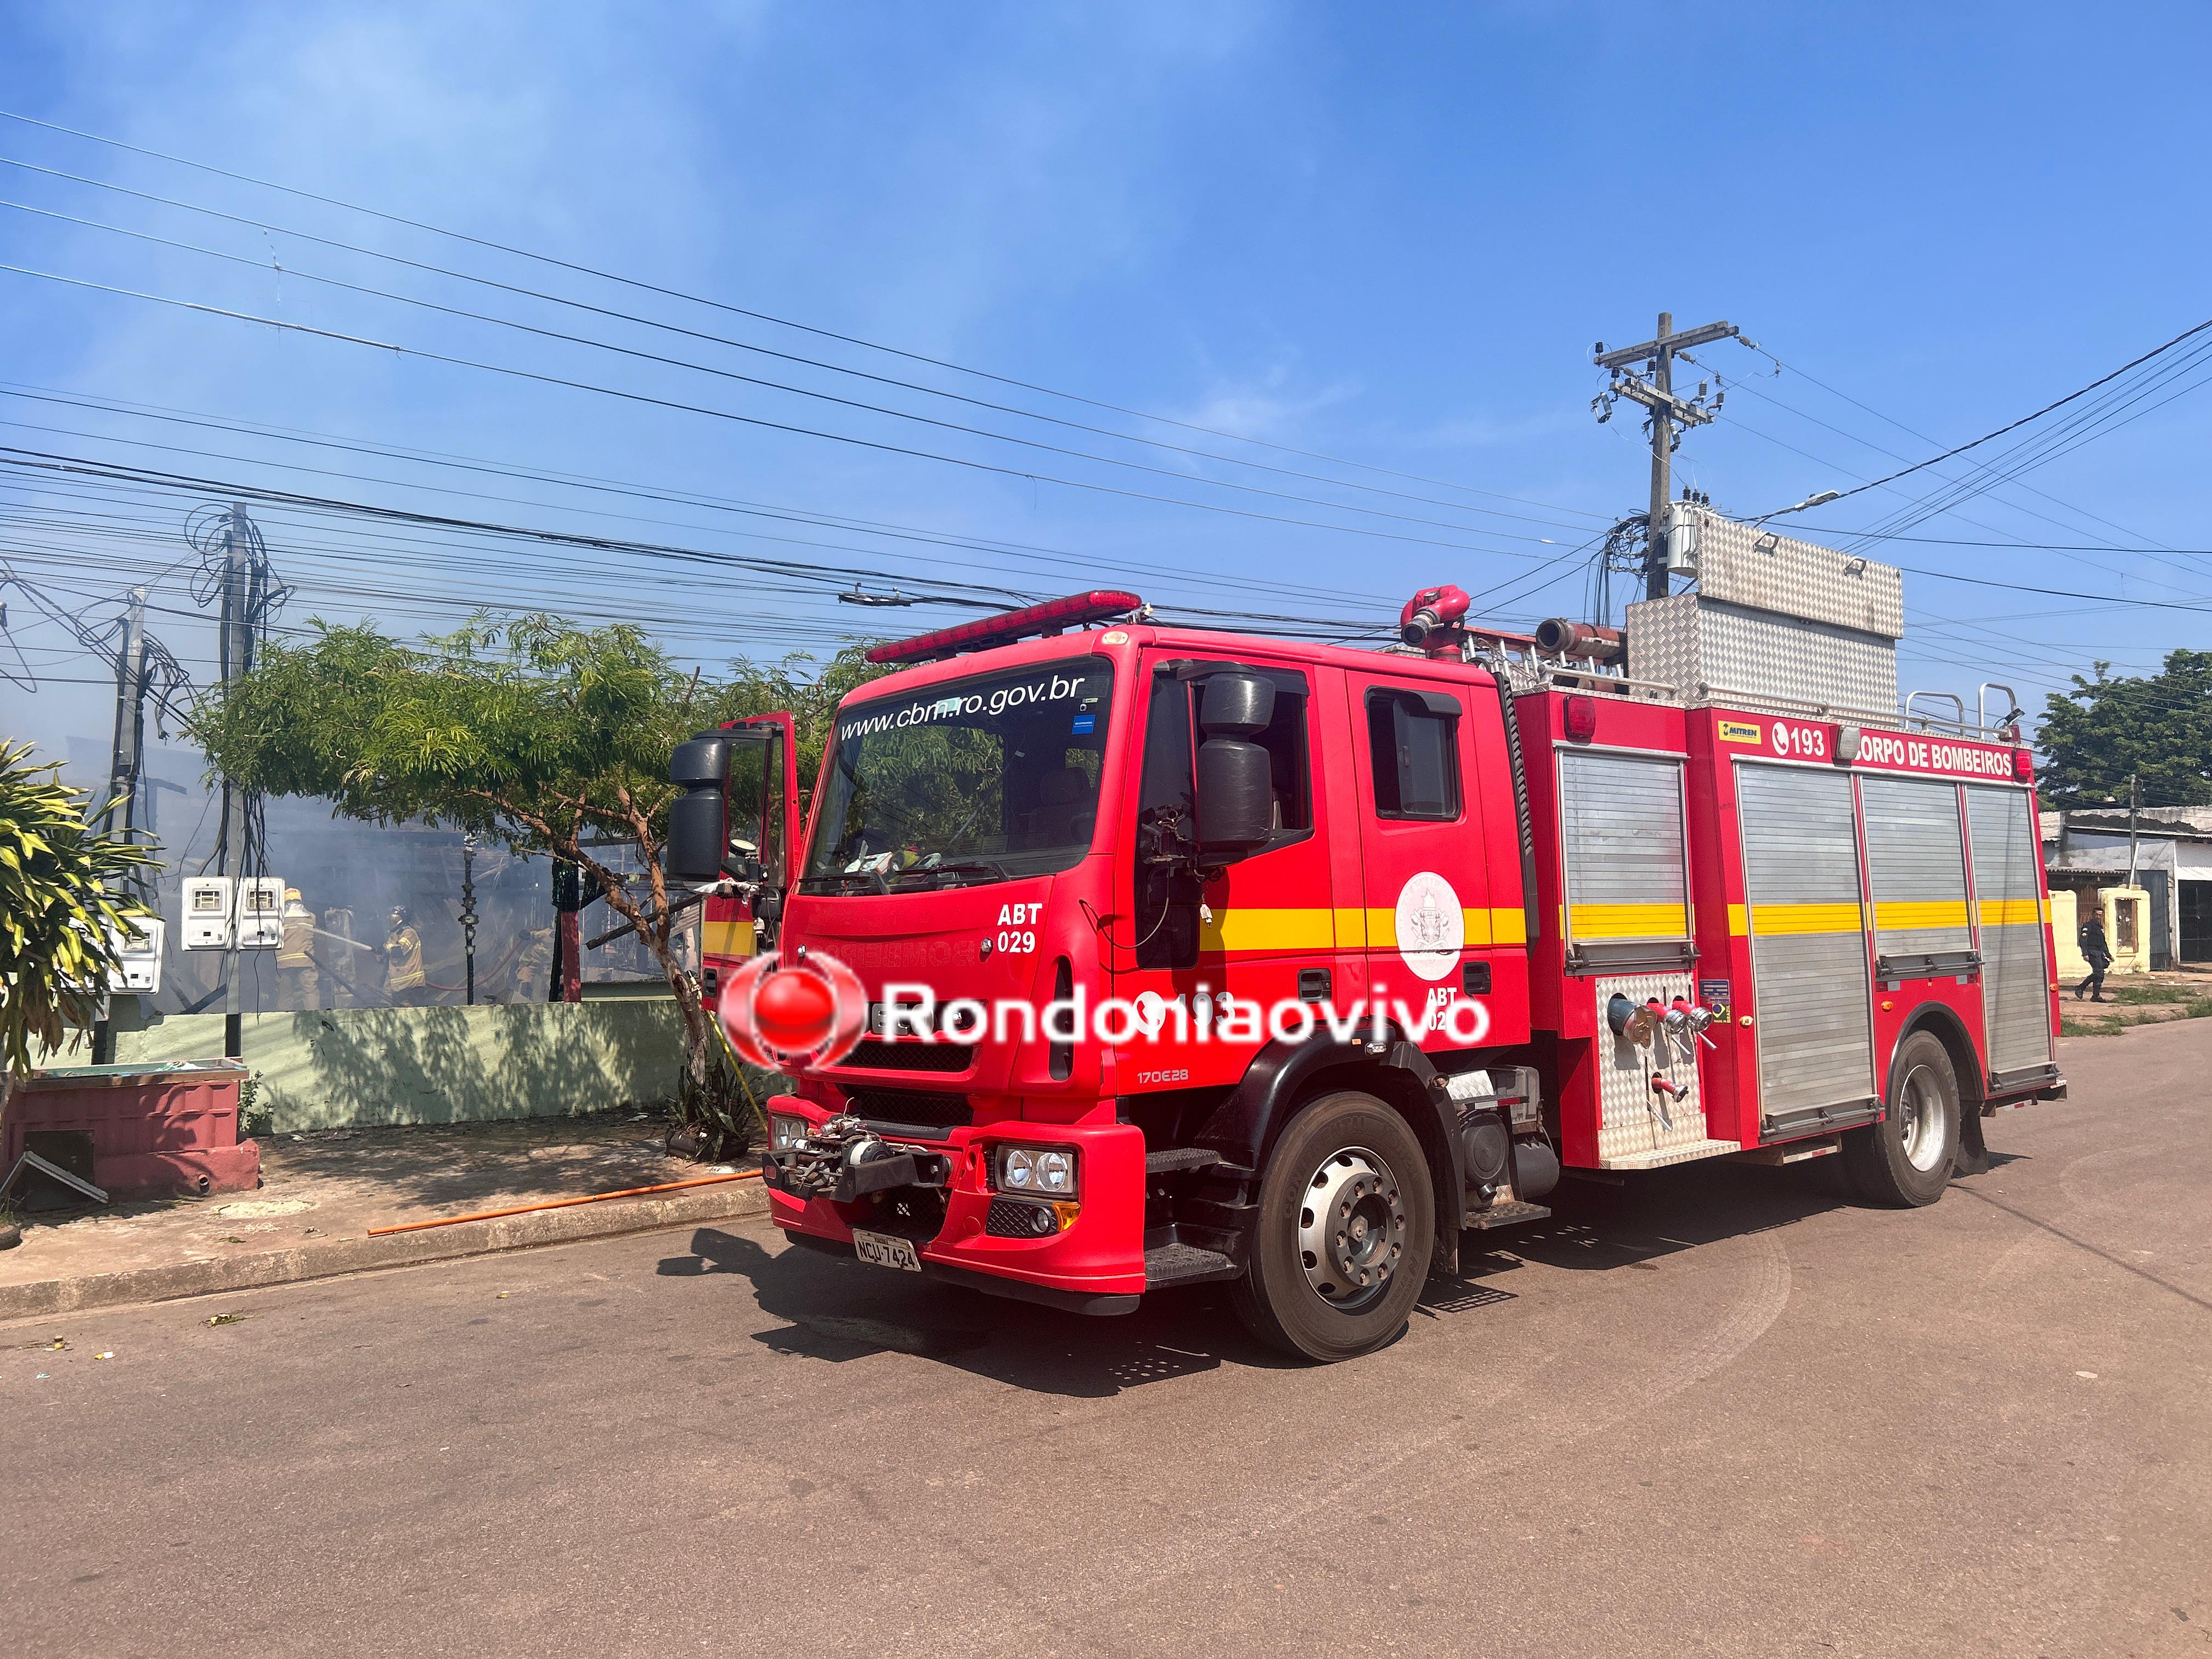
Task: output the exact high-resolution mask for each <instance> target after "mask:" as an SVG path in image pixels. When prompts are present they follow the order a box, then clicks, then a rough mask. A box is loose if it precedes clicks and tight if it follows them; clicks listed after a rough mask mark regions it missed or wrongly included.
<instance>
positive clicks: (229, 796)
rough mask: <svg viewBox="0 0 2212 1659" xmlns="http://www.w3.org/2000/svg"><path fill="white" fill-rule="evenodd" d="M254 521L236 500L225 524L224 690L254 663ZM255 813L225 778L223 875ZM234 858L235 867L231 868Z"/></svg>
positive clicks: (231, 988) (225, 1011) (227, 1037)
mask: <svg viewBox="0 0 2212 1659" xmlns="http://www.w3.org/2000/svg"><path fill="white" fill-rule="evenodd" d="M249 528H250V526H249V525H248V523H247V520H246V509H245V508H244V507H239V506H237V505H235V504H234V505H233V506H232V507H231V509H230V512H229V514H228V516H227V517H226V519H225V520H224V521H223V527H222V623H221V624H220V628H219V631H218V638H217V641H216V643H217V657H218V660H219V662H220V665H221V667H222V685H223V694H224V695H225V696H228V695H229V694H230V690H231V688H232V687H233V686H234V685H235V684H237V682H238V681H239V680H240V679H241V678H244V677H245V675H246V671H247V670H249V669H251V668H252V666H253V616H254V610H255V606H254V605H253V603H252V588H253V586H254V585H255V583H254V578H253V576H252V570H251V566H250V563H249V558H250V553H251V550H252V541H251V540H250V539H249V538H248V531H249ZM249 818H250V814H249V812H248V811H247V803H246V792H245V791H244V790H242V789H240V788H239V787H237V786H236V785H235V784H234V783H233V782H232V781H230V779H229V778H228V777H225V778H224V779H223V781H222V829H221V831H220V832H219V835H218V838H217V840H216V873H217V874H218V875H226V876H227V875H232V874H235V875H238V876H240V877H243V876H246V875H247V874H249V873H251V872H250V870H249V868H248V865H249V859H248V856H247V854H248V851H249V849H248V848H247V846H246V838H247V836H248V835H249V834H250V830H249V829H248V823H249ZM234 862H235V864H236V868H235V870H234V869H233V868H232V866H233V863H234ZM235 934H236V929H235V928H234V929H233V939H232V942H231V948H230V950H229V952H228V954H227V956H226V957H224V961H223V969H224V976H225V978H226V980H227V981H228V983H227V984H226V985H225V987H224V989H223V1004H222V1051H223V1053H224V1054H226V1055H228V1057H229V1058H231V1059H233V1060H237V1059H240V1058H242V1056H243V1054H244V1051H245V1048H246V1032H245V1020H244V1018H243V1017H242V1012H241V1010H240V1006H239V984H238V979H239V974H238V944H237V940H236V937H235Z"/></svg>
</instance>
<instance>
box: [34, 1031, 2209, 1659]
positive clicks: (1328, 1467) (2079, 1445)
mask: <svg viewBox="0 0 2212 1659" xmlns="http://www.w3.org/2000/svg"><path fill="white" fill-rule="evenodd" d="M2063 1059H2064V1063H2065V1065H2066V1067H2067V1070H2068V1072H2069V1075H2070V1076H2071V1077H2072V1078H2073V1079H2074V1082H2075V1099H2074V1100H2073V1102H2072V1103H2068V1104H2063V1105H2050V1106H2039V1107H2034V1108H2031V1109H2027V1110H2025V1111H2021V1112H2015V1113H2008V1114H2005V1115H2002V1116H2001V1117H2000V1118H1998V1119H1997V1120H1996V1121H1993V1122H1992V1123H1991V1124H1990V1143H1991V1146H1992V1148H1993V1149H1994V1150H1996V1152H1998V1153H1999V1155H2000V1157H2001V1158H2002V1162H2001V1163H2000V1164H1999V1165H1998V1167H1996V1168H1995V1169H1993V1170H1991V1171H1990V1173H1989V1174H1987V1175H1985V1176H1979V1177H1978V1178H1976V1179H1974V1180H1972V1181H1966V1182H1958V1183H1956V1184H1954V1187H1953V1188H1952V1190H1951V1192H1950V1193H1949V1194H1948V1195H1947V1196H1946V1197H1945V1198H1944V1200H1943V1201H1942V1203H1940V1204H1939V1205H1937V1206H1934V1207H1933V1208H1931V1209H1929V1210H1925V1211H1921V1212H1881V1211H1869V1210H1863V1209H1858V1208H1856V1207H1853V1206H1850V1205H1849V1204H1847V1203H1846V1202H1844V1200H1842V1199H1841V1198H1840V1197H1839V1196H1838V1195H1837V1194H1836V1193H1835V1192H1834V1191H1833V1190H1832V1188H1831V1186H1830V1184H1829V1183H1828V1182H1826V1180H1825V1179H1823V1171H1822V1168H1821V1166H1820V1165H1819V1164H1814V1165H1811V1166H1808V1167H1806V1168H1802V1169H1796V1170H1763V1169H1753V1168H1741V1167H1714V1166H1702V1167H1698V1168H1693V1169H1691V1170H1682V1171H1678V1172H1675V1173H1674V1174H1672V1175H1670V1176H1654V1177H1646V1178H1645V1179H1646V1180H1647V1181H1648V1182H1650V1183H1651V1184H1649V1185H1645V1186H1640V1187H1638V1188H1634V1189H1632V1190H1631V1191H1630V1192H1627V1193H1613V1192H1609V1191H1606V1190H1603V1189H1598V1190H1596V1191H1594V1192H1592V1191H1585V1192H1583V1193H1580V1194H1577V1195H1575V1196H1574V1197H1573V1198H1572V1199H1571V1201H1570V1202H1569V1203H1568V1205H1567V1206H1565V1207H1564V1208H1563V1209H1562V1212H1561V1215H1560V1218H1559V1219H1558V1220H1557V1221H1556V1222H1555V1223H1554V1224H1551V1225H1548V1226H1547V1229H1546V1230H1544V1231H1538V1232H1529V1233H1523V1234H1518V1235H1515V1234H1508V1235H1505V1236H1504V1242H1503V1243H1501V1247H1500V1248H1499V1249H1498V1251H1497V1253H1496V1254H1494V1255H1491V1256H1488V1257H1486V1258H1483V1259H1481V1260H1480V1261H1478V1262H1477V1264H1476V1269H1475V1273H1474V1275H1473V1276H1471V1277H1470V1279H1468V1282H1466V1283H1465V1284H1463V1285H1459V1286H1456V1287H1453V1288H1449V1289H1446V1288H1443V1287H1439V1286H1432V1287H1431V1297H1430V1299H1429V1303H1428V1304H1427V1305H1426V1306H1425V1308H1424V1309H1423V1310H1422V1311H1421V1313H1420V1314H1419V1316H1418V1317H1417V1318H1416V1319H1415V1320H1414V1322H1413V1327H1412V1329H1411V1330H1410V1331H1409V1332H1408V1334H1407V1335H1406V1337H1405V1338H1404V1339H1403V1340H1401V1341H1400V1342H1398V1343H1397V1344H1396V1345H1395V1346H1393V1347H1392V1348H1390V1349H1389V1350H1387V1351H1386V1352H1383V1353H1381V1354H1378V1355H1376V1356H1374V1357H1371V1358H1368V1359H1365V1360H1363V1361H1358V1362H1356V1363H1354V1364H1348V1365H1342V1366H1338V1367H1334V1368H1331V1369H1327V1370H1315V1369H1307V1368H1302V1367H1297V1366H1292V1365H1290V1364H1284V1363H1280V1362H1279V1361H1278V1360H1276V1359H1275V1358H1273V1357H1272V1356H1271V1355H1269V1354H1268V1353H1267V1352H1263V1351H1261V1350H1260V1349H1258V1348H1256V1347H1255V1346H1253V1345H1252V1344H1251V1343H1250V1342H1249V1341H1248V1340H1246V1339H1245V1338H1244V1336H1243V1334H1242V1333H1241V1331H1240V1330H1239V1329H1238V1328H1237V1325H1236V1323H1235V1320H1234V1316H1233V1315H1231V1312H1230V1311H1229V1310H1228V1308H1227V1306H1226V1304H1225V1302H1224V1301H1222V1300H1221V1299H1220V1298H1219V1297H1218V1296H1209V1295H1206V1294H1205V1293H1202V1292H1201V1293H1193V1294H1189V1295H1186V1296H1183V1297H1179V1298H1171V1297H1163V1298H1159V1299H1158V1300H1157V1301H1156V1302H1155V1303H1154V1304H1151V1305H1148V1306H1146V1308H1145V1309H1143V1310H1140V1311H1139V1313H1137V1314H1136V1315H1134V1316H1131V1317H1129V1318H1126V1319H1121V1320H1091V1321H1086V1320H1079V1319H1075V1318H1072V1317H1067V1316H1060V1315H1057V1314H1048V1313H1044V1312H1041V1311H1038V1310H1030V1309H1027V1308H1024V1307H1022V1306H1020V1305H1019V1304H1008V1303H1000V1302H994V1301H990V1300H987V1299H984V1298H981V1297H973V1296H969V1295H967V1294H965V1293H962V1292H957V1291H937V1290H933V1289H929V1288H926V1287H921V1286H918V1285H916V1284H915V1282H914V1281H912V1280H911V1279H907V1278H906V1277H905V1276H903V1275H898V1274H894V1273H890V1272H888V1271H886V1270H880V1269H871V1268H862V1267H857V1266H852V1267H848V1266H845V1265H843V1264H841V1263H837V1262H834V1261H824V1260H822V1259H820V1258H817V1257H813V1256H811V1255H810V1256H805V1257H801V1256H799V1255H794V1254H787V1253H785V1252H783V1251H782V1250H781V1249H780V1242H779V1240H778V1238H777V1236H776V1235H775V1233H774V1232H773V1231H771V1230H738V1231H714V1230H703V1231H697V1232H696V1233H686V1232H675V1233H663V1234H659V1235H647V1236H641V1237H630V1238H627V1239H621V1240H615V1241H608V1242H603V1243H592V1244H581V1245H574V1246H569V1247H566V1248H563V1249H554V1250H546V1251H539V1252H534V1253H529V1254H524V1255H508V1256H503V1257H491V1258H486V1259H483V1260H479V1261H472V1262H468V1263H464V1264H459V1265H447V1266H440V1267H423V1268H416V1269H410V1270H407V1271H404V1272H398V1273H386V1274H380V1275H372V1276H368V1277H364V1278H360V1279H350V1280H341V1281H335V1282H326V1283H322V1284H316V1285H301V1286H295V1287H292V1288H289V1289H283V1290H275V1291H260V1292H255V1293H251V1294H247V1295H244V1296H240V1297H231V1298H228V1299H224V1300H222V1301H214V1302H187V1303H173V1304H166V1305H162V1306H156V1307H150V1308H140V1309H134V1310H122V1311H109V1312H103V1313H96V1314H86V1315H82V1316H69V1317H64V1318H61V1319H54V1320H49V1321H46V1322H40V1323H38V1324H35V1325H16V1326H11V1327H8V1328H4V1329H0V1455H4V1459H5V1468H7V1470H8V1471H9V1478H8V1481H7V1485H6V1487H5V1495H4V1497H0V1650H9V1651H13V1652H21V1653H32V1652H60V1651H67V1652H74V1653H89V1654H100V1655H110V1654H113V1655H131V1654H149V1655H163V1656H167V1655H173V1654H174V1653H176V1652H178V1651H180V1650H181V1651H191V1652H193V1653H196V1654H228V1653H250V1654H277V1653H283V1654H333V1653H343V1654H355V1653H363V1652H368V1651H372V1650H389V1651H394V1652H404V1653H409V1654H493V1653H498V1654H505V1653H580V1652H589V1653H594V1654H644V1653H664V1652H690V1651H705V1652H724V1651H737V1650H760V1649H763V1647H765V1648H769V1649H772V1650H775V1651H779V1652H783V1653H792V1654H811V1653H829V1652H851V1653H866V1654H883V1653H893V1652H896V1653H902V1654H934V1653H960V1654H1000V1653H1005V1654H1018V1655H1022V1656H1025V1659H1042V1656H1049V1655H1073V1654H1091V1653H1118V1652H1131V1651H1158V1650H1176V1651H1190V1652H1200V1653H1267V1652H1285V1653H1296V1654H1299V1655H1314V1654H1327V1653H1331V1652H1334V1651H1337V1650H1346V1649H1349V1650H1359V1651H1364V1652H1374V1651H1402V1652H1408V1653H1454V1654H1494V1655H1508V1654H1513V1655H1517V1654H1531V1655H1534V1654H1543V1655H1559V1654H1630V1653H1634V1654H1660V1655H1673V1654H1759V1655H1784V1654H1800V1653H1808V1654H1820V1655H1830V1654H1838V1653H1841V1654H1887V1653H1906V1654H1929V1653H1938V1652H1940V1653H1943V1654H1946V1655H1969V1654H1984V1653H1986V1654H2002V1655H2006V1656H2029V1655H2039V1654H2047V1655H2066V1656H2069V1659H2072V1656H2084V1655H2099V1654H2192V1655H2204V1654H2212V1107H2208V1103H2207V1094H2206V1087H2205V1081H2206V1079H2207V1077H2208V1075H2212V1022H2197V1023H2195V1024H2188V1025H2181V1026H2173V1027H2167V1028H2165V1029H2150V1030H2140V1031H2136V1032H2135V1033H2132V1034H2130V1036H2126V1037H2123V1038H2107V1039H2086V1040H2076V1041H2071V1042H2068V1043H2067V1044H2066V1045H2065V1050H2064V1054H2063ZM225 1313H234V1314H237V1315H239V1316H240V1318H239V1320H238V1322H235V1323H225V1324H222V1325H215V1326H210V1324H209V1323H208V1321H209V1320H210V1317H211V1316H216V1315H220V1314H225ZM55 1337H62V1338H65V1339H66V1340H67V1342H68V1344H69V1346H68V1347H67V1348H66V1349H65V1350H63V1351H59V1352H55V1351H52V1350H51V1349H49V1348H48V1347H47V1346H46V1344H48V1343H50V1342H51V1341H52V1340H53V1339H54V1338H55ZM103 1353H108V1354H112V1358H101V1357H100V1356H101V1355H102V1354H103ZM40 1373H45V1375H44V1376H40Z"/></svg>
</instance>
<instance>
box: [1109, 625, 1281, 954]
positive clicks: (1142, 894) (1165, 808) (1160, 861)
mask: <svg viewBox="0 0 2212 1659" xmlns="http://www.w3.org/2000/svg"><path fill="white" fill-rule="evenodd" d="M1230 668H1237V669H1240V670H1242V671H1246V672H1254V671H1255V670H1253V669H1251V668H1249V666H1248V665H1243V664H1237V663H1229V662H1221V663H1210V662H1182V661H1177V662H1163V663H1158V664H1156V665H1154V666H1153V670H1152V687H1151V690H1150V693H1149V695H1148V697H1147V702H1146V719H1145V748H1144V758H1143V764H1142V768H1141V771H1140V773H1139V787H1138V792H1137V850H1136V857H1137V871H1136V893H1137V914H1136V918H1135V927H1136V933H1135V937H1134V939H1133V940H1132V941H1131V943H1132V945H1133V950H1134V955H1135V959H1136V966H1138V967H1139V968H1188V967H1190V966H1191V965H1193V964H1194V963H1196V962H1197V960H1198V947H1199V915H1198V908H1199V898H1200V894H1199V884H1198V880H1197V878H1196V876H1195V875H1194V873H1193V872H1191V870H1190V869H1189V867H1188V862H1187V860H1181V859H1179V858H1178V856H1177V854H1178V853H1179V852H1180V851H1181V850H1182V849H1183V848H1188V846H1189V845H1191V843H1192V839H1193V837H1194V836H1195V835H1196V833H1197V820H1196V812H1197V802H1196V790H1195V787H1194V757H1195V756H1196V754H1197V745H1198V743H1199V742H1200V735H1199V732H1198V729H1197V721H1198V714H1199V709H1200V697H1201V696H1203V695H1204V688H1205V683H1206V677H1207V673H1208V671H1210V670H1211V671H1219V670H1224V669H1230ZM1257 671H1258V672H1263V673H1265V674H1266V676H1267V678H1268V679H1270V680H1272V681H1273V683H1274V686H1275V708H1274V714H1273V718H1272V719H1271V720H1269V721H1268V723H1267V727H1266V729H1265V730H1263V731H1261V732H1258V733H1257V734H1256V735H1255V736H1254V737H1253V738H1252V739H1251V741H1252V742H1254V743H1256V744H1259V745H1260V746H1261V748H1263V749H1265V750H1267V778H1268V790H1269V795H1270V798H1271V799H1270V805H1271V814H1270V816H1271V823H1272V829H1273V833H1272V834H1271V836H1270V837H1269V839H1268V842H1267V845H1266V846H1265V847H1263V848H1261V849H1260V850H1259V851H1258V852H1256V853H1254V854H1251V855H1250V859H1260V858H1265V857H1267V854H1270V853H1273V852H1275V851H1276V850H1278V849H1279V848H1284V847H1288V846H1291V845H1293V844H1295V843H1297V842H1303V841H1307V840H1310V839H1311V838H1312V836H1313V831H1314V821H1313V759H1312V746H1311V742H1310V737H1309V735H1308V723H1309V714H1310V708H1311V707H1312V703H1313V687H1312V685H1311V684H1310V683H1309V682H1308V680H1307V678H1306V677H1305V676H1304V674H1302V673H1299V672H1297V671H1295V670H1291V669H1265V670H1257ZM1250 859H1248V860H1246V861H1247V862H1249V861H1250Z"/></svg>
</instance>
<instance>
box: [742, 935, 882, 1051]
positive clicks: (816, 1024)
mask: <svg viewBox="0 0 2212 1659" xmlns="http://www.w3.org/2000/svg"><path fill="white" fill-rule="evenodd" d="M715 1012H716V1013H717V1014H718V1015H719V1016H720V1018H721V1022H722V1026H723V1029H724V1030H726V1031H728V1032H729V1034H730V1046H731V1047H732V1048H735V1049H736V1050H737V1051H738V1054H742V1055H743V1056H744V1058H745V1059H747V1060H750V1061H751V1062H752V1063H753V1064H754V1065H756V1066H768V1067H770V1068H771V1069H776V1070H795V1069H797V1068H799V1067H800V1066H831V1065H835V1064H836V1062H837V1061H839V1060H842V1059H843V1058H844V1057H845V1056H846V1055H847V1054H850V1053H852V1051H853V1047H854V1044H855V1043H857V1042H860V1028H861V1026H862V1025H863V1024H866V1021H867V1017H868V995H867V993H866V991H865V990H863V989H862V988H861V987H860V975H857V974H855V973H854V971H853V970H852V969H850V968H848V967H847V966H846V965H845V964H844V963H842V962H840V961H838V960H837V958H836V957H833V956H829V955H828V954H826V953H824V952H823V951H810V952H809V953H808V954H807V955H805V956H804V957H800V958H799V960H798V961H797V962H793V963H784V962H781V961H779V960H778V959H776V958H775V957H754V958H753V959H752V960H751V961H750V962H748V963H745V964H744V966H743V967H742V968H740V969H738V970H737V971H736V972H735V973H733V974H732V975H730V976H729V978H727V979H726V980H725V981H723V982H722V995H721V1000H720V1006H718V1007H717V1008H716V1010H715Z"/></svg>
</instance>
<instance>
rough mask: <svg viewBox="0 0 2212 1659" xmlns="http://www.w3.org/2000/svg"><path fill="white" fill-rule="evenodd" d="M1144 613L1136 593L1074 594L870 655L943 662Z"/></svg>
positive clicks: (942, 630)
mask: <svg viewBox="0 0 2212 1659" xmlns="http://www.w3.org/2000/svg"><path fill="white" fill-rule="evenodd" d="M1144 608H1145V602H1144V600H1143V599H1140V598H1139V597H1138V596H1137V595H1136V594H1134V593H1124V592H1119V591H1118V590H1116V589H1113V588H1094V589H1093V590H1092V591H1091V592H1088V593H1071V594H1069V595H1068V596H1067V597H1066V599H1047V600H1046V601H1045V602H1044V603H1043V604H1042V605H1025V606H1024V607H1023V608H1022V609H1021V610H1019V611H1001V612H1000V614H999V615H997V616H995V617H979V618H977V619H976V620H975V621H974V622H971V623H958V624H957V625H956V626H954V627H951V628H940V629H937V630H936V631H935V632H934V633H929V634H917V635H915V636H914V637H913V638H912V639H910V640H894V641H891V642H890V644H888V645H878V646H876V647H872V649H871V650H870V651H869V652H868V660H869V661H870V662H872V663H894V662H930V661H933V660H934V659H937V658H939V657H951V656H957V655H958V654H959V653H961V652H963V651H981V650H983V649H985V648H987V647H990V646H994V645H1012V643H1013V642H1014V641H1016V640H1025V639H1028V638H1030V636H1031V635H1046V634H1057V633H1060V632H1061V631H1062V630H1063V629H1070V628H1082V627H1085V626H1086V625H1088V624H1090V623H1102V622H1107V621H1110V620H1111V619H1112V618H1114V617H1126V616H1127V615H1128V614H1129V613H1130V612H1131V611H1141V610H1143V609H1144Z"/></svg>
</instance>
